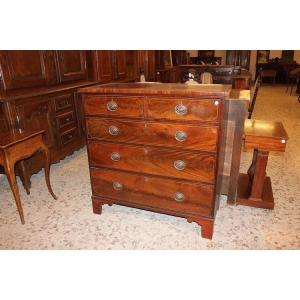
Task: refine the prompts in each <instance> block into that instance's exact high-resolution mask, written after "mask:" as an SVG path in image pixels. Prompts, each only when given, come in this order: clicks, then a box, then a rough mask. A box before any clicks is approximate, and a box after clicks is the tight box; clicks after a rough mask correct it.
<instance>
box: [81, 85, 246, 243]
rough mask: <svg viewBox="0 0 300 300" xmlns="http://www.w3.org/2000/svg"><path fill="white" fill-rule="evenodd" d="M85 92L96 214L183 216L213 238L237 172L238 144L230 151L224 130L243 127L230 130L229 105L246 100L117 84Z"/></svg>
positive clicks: (213, 91)
mask: <svg viewBox="0 0 300 300" xmlns="http://www.w3.org/2000/svg"><path fill="white" fill-rule="evenodd" d="M80 92H81V93H82V94H83V105H84V112H85V117H86V128H87V130H86V134H87V140H88V155H89V166H90V175H91V184H92V203H93V210H94V212H95V213H101V207H102V205H103V204H109V205H111V204H113V203H116V204H121V205H126V206H132V207H137V208H142V209H147V210H152V211H156V212H160V213H166V214H171V215H175V216H181V217H184V218H187V220H188V221H195V222H197V223H198V224H200V225H201V226H202V236H203V237H205V238H212V233H213V223H214V219H215V216H216V212H217V209H218V205H219V194H220V193H221V190H224V191H225V190H226V191H227V192H228V191H229V189H230V187H231V185H233V184H232V182H231V183H230V180H228V178H227V177H226V172H228V168H229V176H230V175H231V174H230V171H232V169H231V168H230V167H231V165H234V162H236V161H238V165H239V157H237V158H235V159H232V154H233V150H232V148H231V147H232V146H235V145H237V143H236V142H235V141H234V137H233V139H232V141H231V142H229V143H228V145H229V149H231V150H230V151H229V152H230V153H228V151H227V150H226V149H225V148H226V145H227V144H226V141H227V140H228V138H227V137H228V134H227V130H228V131H230V132H231V134H232V133H235V132H236V130H235V128H238V126H237V125H236V124H233V123H232V121H230V122H231V125H232V126H231V128H229V126H227V125H228V119H230V118H229V116H231V117H232V118H233V115H232V111H233V110H232V107H231V105H228V104H225V102H228V103H229V102H232V103H234V102H235V101H231V100H233V99H231V96H233V97H239V98H240V101H239V100H238V99H236V100H237V101H236V103H242V107H243V108H245V103H246V102H245V101H244V100H245V99H244V100H241V98H242V97H241V95H239V94H238V93H235V94H234V93H233V94H232V92H231V88H230V86H228V85H209V86H206V85H199V86H198V85H197V86H187V85H185V84H162V83H131V84H121V83H120V84H106V85H101V86H100V85H99V86H92V87H87V88H82V89H80ZM246 98H247V95H246ZM240 107H241V106H240ZM242 111H243V110H242ZM245 112H246V110H245ZM244 117H245V114H244ZM241 136H242V133H241ZM240 142H241V139H240ZM228 145H227V146H228ZM235 150H236V149H235ZM239 150H241V147H240V148H239ZM225 160H226V161H227V163H228V164H229V166H227V167H224V164H225ZM235 172H237V174H236V180H237V177H238V169H237V170H235ZM223 173H224V174H225V175H224V176H223ZM225 179H227V181H226V180H225ZM235 187H236V183H235Z"/></svg>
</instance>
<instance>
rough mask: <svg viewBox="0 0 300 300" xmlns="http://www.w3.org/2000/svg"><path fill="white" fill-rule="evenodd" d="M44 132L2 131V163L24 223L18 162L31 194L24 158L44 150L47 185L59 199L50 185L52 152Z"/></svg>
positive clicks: (0, 144) (0, 146) (50, 191)
mask: <svg viewBox="0 0 300 300" xmlns="http://www.w3.org/2000/svg"><path fill="white" fill-rule="evenodd" d="M43 134H44V131H43V130H39V131H25V132H17V131H15V132H7V133H0V165H2V166H4V170H5V174H6V176H7V179H8V182H9V184H10V187H11V190H12V192H13V195H14V197H15V201H16V205H17V208H18V212H19V215H20V218H21V223H22V224H24V223H25V220H24V214H23V209H22V204H21V199H20V194H19V190H18V185H17V182H16V175H15V164H16V162H18V161H21V162H20V164H21V174H22V178H23V182H24V183H25V188H26V192H27V194H29V193H30V181H29V176H28V174H27V170H26V165H25V163H24V161H23V160H24V159H26V158H28V157H31V156H32V155H34V154H35V153H36V152H38V151H39V152H42V153H43V156H44V160H43V163H44V168H45V179H46V183H47V187H48V190H49V193H50V194H51V195H52V197H53V198H54V199H57V198H56V196H55V195H54V193H53V191H52V188H51V185H50V177H49V171H50V152H49V149H48V147H47V146H46V145H45V143H44V142H43V138H42V135H43Z"/></svg>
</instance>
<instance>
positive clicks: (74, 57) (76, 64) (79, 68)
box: [57, 50, 87, 82]
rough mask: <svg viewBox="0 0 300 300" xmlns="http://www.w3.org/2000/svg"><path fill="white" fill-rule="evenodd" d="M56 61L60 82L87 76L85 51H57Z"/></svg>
mask: <svg viewBox="0 0 300 300" xmlns="http://www.w3.org/2000/svg"><path fill="white" fill-rule="evenodd" d="M57 63H58V72H59V78H60V81H61V82H67V81H73V80H79V79H86V78H87V68H86V53H85V51H83V50H64V51H57Z"/></svg>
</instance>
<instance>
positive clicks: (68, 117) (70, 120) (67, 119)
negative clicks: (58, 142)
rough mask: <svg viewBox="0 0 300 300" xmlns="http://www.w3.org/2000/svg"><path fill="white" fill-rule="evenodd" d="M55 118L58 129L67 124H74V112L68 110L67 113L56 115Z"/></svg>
mask: <svg viewBox="0 0 300 300" xmlns="http://www.w3.org/2000/svg"><path fill="white" fill-rule="evenodd" d="M56 119H57V124H58V127H59V129H61V128H64V127H66V126H68V125H71V124H74V121H75V120H74V112H73V111H70V112H68V113H65V114H62V115H59V116H57V117H56Z"/></svg>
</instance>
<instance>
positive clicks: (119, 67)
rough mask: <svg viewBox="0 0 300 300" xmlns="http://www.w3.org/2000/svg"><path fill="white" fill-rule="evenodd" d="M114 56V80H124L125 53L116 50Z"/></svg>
mask: <svg viewBox="0 0 300 300" xmlns="http://www.w3.org/2000/svg"><path fill="white" fill-rule="evenodd" d="M115 54H116V79H125V78H126V51H125V50H117V51H116V52H115Z"/></svg>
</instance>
